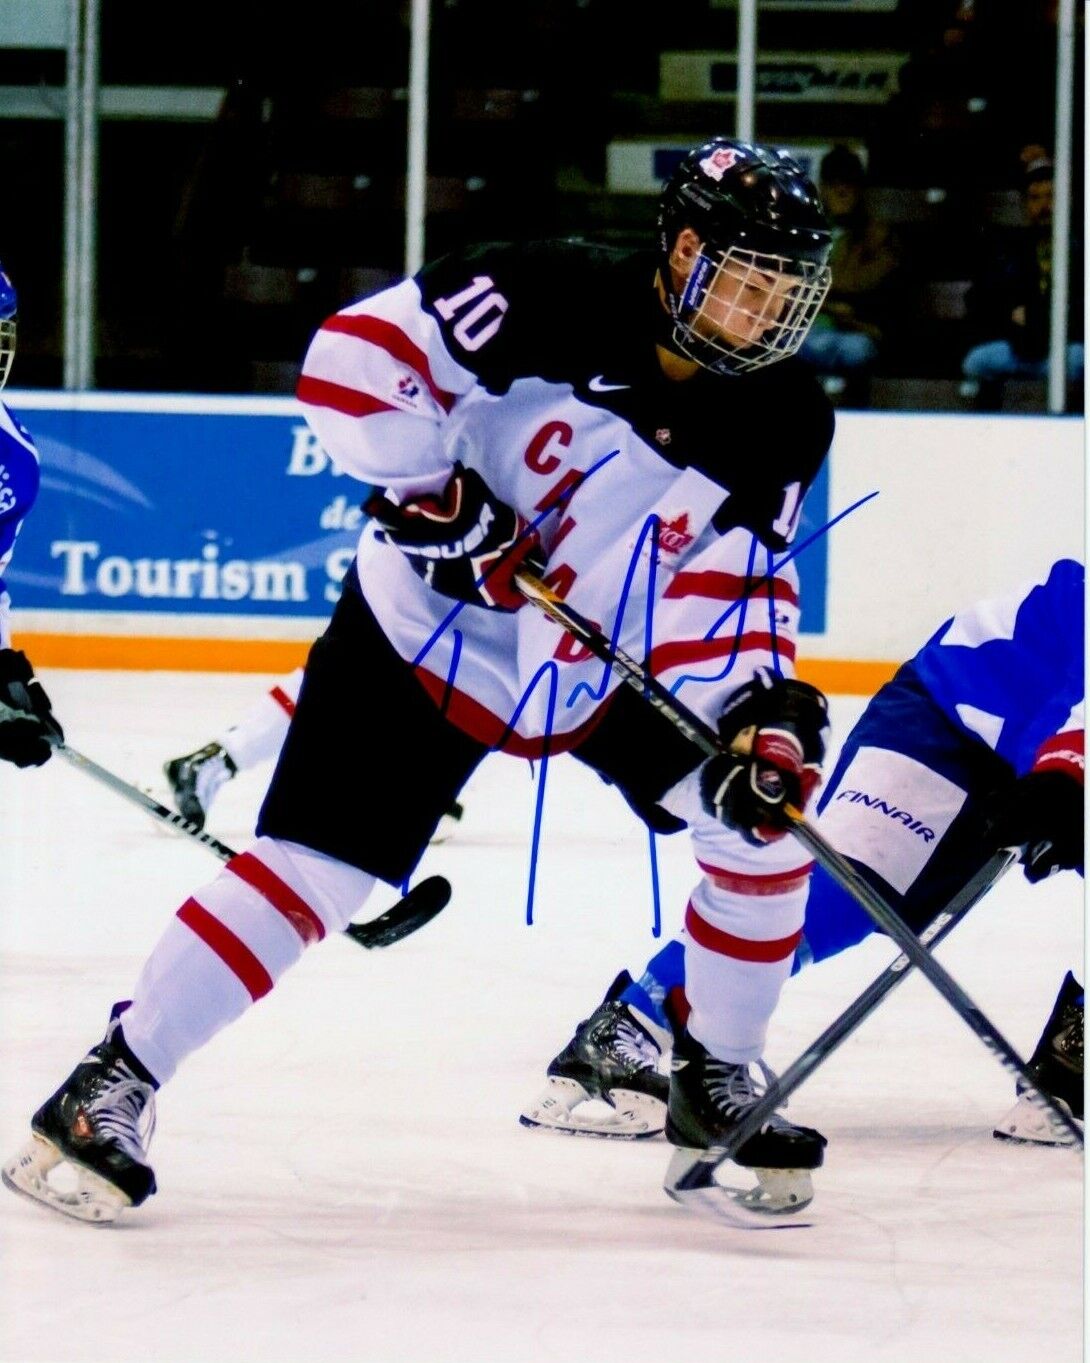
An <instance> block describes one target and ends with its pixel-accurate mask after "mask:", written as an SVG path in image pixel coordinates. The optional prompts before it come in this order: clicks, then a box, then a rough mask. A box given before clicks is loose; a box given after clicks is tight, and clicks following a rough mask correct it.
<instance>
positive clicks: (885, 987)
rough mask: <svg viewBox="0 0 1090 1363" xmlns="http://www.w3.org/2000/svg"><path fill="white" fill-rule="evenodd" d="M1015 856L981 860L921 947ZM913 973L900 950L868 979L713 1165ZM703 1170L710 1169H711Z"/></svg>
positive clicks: (950, 924)
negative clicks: (881, 969)
mask: <svg viewBox="0 0 1090 1363" xmlns="http://www.w3.org/2000/svg"><path fill="white" fill-rule="evenodd" d="M1017 855H1018V853H1017V851H1015V850H1014V849H1013V848H1009V847H1007V848H1003V849H1001V850H1000V851H998V852H996V853H995V855H994V856H992V857H991V858H990V859H989V860H988V861H987V862H985V864H984V865H983V866H982V867H981V868H980V870H979V871H977V873H976V875H975V876H973V877H972V878H971V879H970V880H968V881H967V882H966V884H965V885H964V886H963V887H962V888H961V889H960V890H959V891H958V892H957V894H956V895H955V896H954V897H953V899H951V900H950V902H949V903H948V904H947V906H946V908H945V909H943V910H942V911H941V912H940V913H938V914H936V916H935V917H934V918H933V919H932V920H931V922H930V923H929V924H928V925H927V927H926V928H925V929H924V930H923V932H922V933H920V938H919V940H920V945H921V946H925V947H927V948H928V950H929V951H934V949H935V948H936V947H937V946H938V945H939V943H940V942H941V941H943V940H944V939H945V938H946V937H947V936H948V934H949V933H951V932H952V931H953V930H954V928H956V927H957V925H958V924H959V923H960V922H961V920H962V919H963V918H964V917H965V915H966V914H967V913H968V912H969V910H970V909H972V908H974V907H975V905H977V904H978V903H979V902H980V900H981V899H983V897H984V896H985V895H986V894H987V892H988V891H989V890H990V889H991V888H992V886H993V885H994V884H995V883H996V882H997V881H998V880H1000V879H1001V878H1002V877H1003V876H1004V875H1005V874H1006V872H1007V871H1008V870H1009V868H1010V866H1011V865H1012V864H1013V862H1014V861H1015V859H1016V857H1017ZM911 973H912V963H911V961H909V959H908V957H907V956H906V955H905V954H904V952H901V954H900V955H899V956H898V957H897V958H896V960H894V961H892V962H891V963H890V964H889V965H888V966H887V967H886V968H885V970H883V971H882V973H881V974H880V975H878V976H877V977H876V978H875V979H874V980H872V981H871V983H870V984H869V985H868V986H867V988H866V989H864V990H863V992H862V994H860V995H859V997H858V998H857V999H854V1000H853V1001H852V1002H851V1003H850V1004H849V1005H848V1006H847V1008H845V1010H844V1011H843V1013H841V1014H840V1016H839V1017H838V1018H837V1019H836V1021H835V1022H831V1023H830V1024H829V1026H828V1027H826V1029H825V1031H823V1032H822V1033H821V1035H820V1036H819V1037H818V1038H817V1039H816V1040H815V1041H812V1042H811V1043H810V1045H809V1046H807V1048H806V1050H805V1051H803V1053H802V1054H801V1055H800V1056H799V1058H798V1059H797V1060H796V1061H795V1062H794V1063H793V1064H791V1065H789V1066H788V1067H787V1069H786V1070H784V1072H783V1074H781V1075H780V1076H779V1077H778V1078H777V1079H776V1081H775V1082H774V1083H772V1084H770V1085H769V1086H768V1089H767V1090H766V1092H765V1093H764V1094H763V1095H762V1096H761V1097H760V1098H759V1099H758V1100H757V1102H756V1103H754V1104H753V1106H752V1107H751V1108H750V1109H749V1110H748V1111H747V1112H746V1115H745V1116H744V1117H743V1118H742V1119H741V1121H740V1122H739V1123H738V1125H737V1127H736V1128H735V1129H734V1130H733V1131H732V1132H731V1134H730V1136H729V1137H728V1138H727V1140H725V1141H724V1142H723V1144H722V1145H720V1146H717V1147H716V1155H717V1156H718V1157H719V1158H718V1159H717V1161H716V1164H719V1163H723V1162H725V1161H726V1160H729V1159H733V1158H734V1155H735V1152H736V1151H738V1150H740V1149H741V1147H742V1146H743V1145H745V1143H746V1141H748V1140H749V1138H750V1137H751V1136H755V1135H756V1134H757V1132H758V1131H760V1129H761V1127H762V1126H764V1124H765V1122H766V1121H768V1119H769V1118H770V1117H771V1116H773V1114H774V1113H775V1112H776V1109H777V1108H780V1107H782V1106H783V1105H784V1103H786V1101H787V1099H788V1098H789V1097H790V1096H791V1094H792V1093H794V1092H795V1090H796V1089H797V1088H799V1087H801V1085H802V1084H804V1083H805V1082H806V1080H807V1079H808V1078H809V1077H810V1075H811V1074H813V1072H814V1071H815V1070H816V1069H818V1068H819V1066H821V1065H823V1064H824V1063H825V1061H826V1060H828V1059H829V1057H830V1056H831V1055H832V1053H833V1052H834V1051H835V1050H836V1049H837V1047H839V1046H840V1045H841V1044H842V1043H843V1042H845V1041H847V1039H848V1037H850V1036H851V1035H852V1033H853V1032H855V1031H856V1030H857V1029H858V1028H859V1027H860V1026H862V1024H863V1023H864V1022H865V1021H866V1020H867V1018H869V1017H870V1015H871V1014H872V1013H873V1012H874V1011H875V1009H876V1008H877V1007H878V1005H879V1004H880V1003H881V1002H882V1000H883V999H885V998H886V996H887V995H888V994H890V993H892V991H893V990H894V989H896V988H897V986H898V985H899V984H900V983H901V981H902V980H903V979H905V978H906V977H907V976H908V975H910V974H911ZM715 1167H716V1165H713V1166H712V1169H714V1168H715ZM707 1172H709V1173H710V1172H711V1170H708V1171H707Z"/></svg>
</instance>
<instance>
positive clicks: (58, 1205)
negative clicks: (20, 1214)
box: [0, 1133, 132, 1226]
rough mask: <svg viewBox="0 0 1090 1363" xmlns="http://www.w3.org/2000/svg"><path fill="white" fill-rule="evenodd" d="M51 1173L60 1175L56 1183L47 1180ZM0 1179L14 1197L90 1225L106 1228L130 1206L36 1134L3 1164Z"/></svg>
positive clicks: (103, 1181)
mask: <svg viewBox="0 0 1090 1363" xmlns="http://www.w3.org/2000/svg"><path fill="white" fill-rule="evenodd" d="M54 1172H56V1173H57V1174H58V1175H59V1181H58V1182H56V1183H54V1182H53V1181H51V1178H50V1175H51V1174H53V1173H54ZM0 1179H2V1180H3V1182H4V1185H5V1187H7V1188H10V1189H11V1191H12V1192H13V1193H20V1194H21V1195H22V1196H23V1197H28V1198H30V1199H31V1200H32V1201H33V1202H40V1203H42V1205H43V1206H46V1207H49V1208H51V1209H52V1210H53V1211H56V1212H60V1213H61V1214H62V1215H64V1216H71V1217H74V1218H75V1220H77V1221H85V1222H87V1223H88V1224H90V1225H96V1226H105V1225H109V1224H110V1222H111V1221H116V1220H117V1218H118V1217H119V1216H120V1215H121V1213H122V1212H123V1211H124V1210H125V1208H126V1207H130V1206H132V1203H131V1202H130V1200H129V1198H128V1197H126V1196H125V1194H124V1193H123V1192H121V1191H120V1189H118V1188H115V1187H114V1185H113V1184H112V1183H109V1182H107V1180H106V1179H104V1178H102V1177H101V1175H99V1174H96V1173H95V1172H94V1171H93V1170H91V1169H88V1168H87V1167H86V1166H85V1165H82V1164H77V1163H76V1162H75V1160H71V1159H69V1158H68V1156H67V1155H65V1154H64V1153H63V1152H62V1151H61V1150H59V1149H58V1148H57V1147H56V1146H55V1145H54V1144H53V1142H52V1141H48V1140H46V1139H45V1137H44V1136H39V1135H38V1134H37V1133H35V1134H34V1136H33V1137H32V1138H31V1140H30V1142H29V1144H28V1145H26V1146H24V1148H23V1149H22V1150H21V1151H20V1152H19V1154H18V1155H16V1156H15V1157H14V1158H13V1159H9V1160H7V1161H6V1162H5V1164H4V1167H3V1169H2V1170H0Z"/></svg>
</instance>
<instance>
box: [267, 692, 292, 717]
mask: <svg viewBox="0 0 1090 1363" xmlns="http://www.w3.org/2000/svg"><path fill="white" fill-rule="evenodd" d="M269 695H270V696H272V698H273V700H275V701H276V703H277V705H279V706H280V708H281V710H283V711H284V712H285V714H289V715H294V714H295V702H294V701H293V700H292V698H291V697H290V696H289V695H288V693H287V692H286V691H284V690H282V689H281V688H280V687H279V686H274V687H273V688H272V690H271V691H270V692H269Z"/></svg>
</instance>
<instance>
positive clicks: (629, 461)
mask: <svg viewBox="0 0 1090 1363" xmlns="http://www.w3.org/2000/svg"><path fill="white" fill-rule="evenodd" d="M654 269H655V261H654V257H653V256H650V255H646V254H641V255H636V256H632V255H619V254H618V253H614V252H606V251H603V250H602V249H600V248H591V247H586V246H577V245H573V244H540V245H538V246H529V247H521V248H517V247H499V246H497V247H484V248H478V249H477V250H476V251H474V252H470V253H467V254H466V255H463V256H459V257H448V258H446V259H445V260H443V261H441V262H438V263H437V264H436V265H435V266H432V267H429V268H428V269H427V270H425V271H424V272H423V273H422V274H421V275H420V276H419V277H417V278H416V279H412V280H406V281H404V282H402V283H400V284H398V285H397V286H395V287H393V288H391V289H388V290H386V291H385V292H383V293H380V294H378V295H376V296H374V297H371V298H366V299H364V300H362V301H360V302H358V303H355V304H353V305H351V306H350V307H348V308H346V309H344V310H343V311H342V312H340V313H338V314H336V315H335V316H334V317H332V318H330V319H329V320H328V321H327V322H326V323H325V324H324V325H323V327H322V328H321V330H320V331H319V332H318V333H317V335H316V336H315V338H314V340H313V342H312V344H311V346H310V349H309V352H308V354H307V356H306V360H305V363H304V366H303V372H302V377H301V380H300V383H299V389H298V394H299V397H300V399H301V401H302V402H303V403H304V404H305V406H306V413H307V419H308V421H309V422H310V424H311V426H312V427H313V429H314V431H315V433H316V434H317V436H318V438H319V439H320V441H321V443H322V445H323V446H324V448H325V449H326V450H327V452H328V453H329V455H330V456H331V458H332V459H333V460H334V462H335V463H336V464H337V465H338V466H339V467H340V468H341V469H343V470H344V471H345V472H347V473H349V474H352V475H354V476H356V477H357V478H359V479H361V480H362V481H364V482H366V483H371V484H378V485H381V486H384V487H386V488H387V489H388V490H390V491H391V492H392V493H393V494H395V495H397V496H401V497H404V496H405V495H408V494H411V493H416V492H421V491H425V490H427V491H432V490H437V489H439V488H440V487H442V486H443V485H444V484H445V482H446V481H447V479H448V478H449V476H450V472H451V469H452V466H453V465H454V463H455V462H461V463H462V464H463V465H466V466H468V467H470V468H473V469H475V470H476V471H477V472H478V473H479V474H480V475H481V476H482V478H483V479H484V480H485V482H486V483H487V484H488V485H489V487H490V488H491V489H492V490H493V492H494V493H495V494H496V495H497V496H499V497H500V498H502V499H503V500H504V501H506V502H507V503H509V504H510V505H511V506H513V507H515V508H517V509H518V510H519V511H520V512H521V513H522V515H523V516H525V517H526V518H527V520H529V521H534V522H537V523H538V528H539V532H540V535H541V539H542V543H543V545H544V547H545V549H546V551H547V553H548V564H547V569H546V572H545V580H546V581H547V582H548V583H549V585H550V586H552V587H553V589H554V590H555V591H556V592H557V593H558V594H559V595H561V596H562V597H564V598H566V599H567V600H569V601H570V603H571V605H572V606H573V607H574V608H575V609H576V610H578V611H579V612H580V613H581V614H583V615H585V616H587V617H589V618H590V619H592V620H594V621H596V622H597V623H598V624H599V625H600V626H601V628H602V629H603V630H604V631H605V633H606V634H607V635H608V636H610V637H611V638H612V639H613V640H614V641H615V642H616V643H617V644H619V645H620V646H621V647H622V648H623V649H625V650H626V651H627V652H629V653H631V654H632V655H634V656H636V657H638V658H641V659H644V660H646V662H647V664H648V665H649V667H650V669H651V671H652V672H653V673H654V674H655V675H656V676H657V677H658V678H659V679H660V680H662V681H663V682H664V683H666V684H667V685H668V686H670V687H672V688H674V689H675V691H677V692H678V693H679V695H680V698H681V699H682V700H683V701H684V702H685V703H686V704H687V705H688V706H690V707H691V708H692V709H694V710H696V711H697V713H699V714H701V715H702V716H703V717H704V718H705V719H706V720H708V721H709V722H710V723H714V721H715V719H716V717H717V716H718V714H719V712H720V710H721V708H722V705H723V701H724V699H725V697H726V696H727V695H728V694H729V693H730V692H731V691H733V690H734V689H735V688H736V687H737V686H738V685H740V684H741V683H743V682H744V681H746V680H748V679H749V678H750V677H751V676H752V674H753V671H754V670H755V669H756V668H757V667H760V666H766V667H772V668H774V669H775V670H777V671H781V672H783V673H785V674H787V675H790V674H791V672H792V668H793V662H794V657H795V647H796V644H795V636H796V631H797V625H798V615H799V606H798V580H797V575H796V572H795V569H794V567H793V565H792V564H790V563H789V562H788V563H785V564H784V565H783V566H781V567H776V566H775V563H776V558H777V557H778V558H779V559H781V560H782V559H783V558H784V554H783V552H782V551H783V550H784V549H785V548H786V546H787V544H788V543H789V541H790V539H791V538H792V536H793V534H794V530H795V527H796V525H797V522H798V516H799V511H800V507H801V502H802V498H803V496H804V495H805V492H806V489H807V488H808V486H809V485H810V483H811V482H812V480H813V478H814V476H815V475H816V473H817V470H818V468H819V467H820V464H821V461H822V460H823V458H824V456H825V454H826V452H827V449H828V446H829V443H830V440H831V435H832V414H831V410H830V408H829V405H828V403H827V401H826V399H825V397H824V394H823V393H822V392H821V389H820V387H819V386H818V385H817V384H816V383H815V382H814V380H813V379H812V378H811V377H810V376H808V375H807V374H806V373H805V372H804V371H802V370H800V369H796V368H794V366H793V365H792V364H791V362H786V363H784V364H781V365H776V366H773V367H771V368H769V369H765V370H760V371H757V372H756V373H754V374H753V375H750V376H747V377H742V378H721V377H716V376H714V375H711V374H708V373H705V372H701V373H700V374H699V375H697V376H696V377H694V378H693V379H691V380H688V381H685V382H671V381H669V380H668V379H666V378H665V376H664V375H663V373H662V371H661V369H660V367H659V365H658V362H657V360H656V357H655V343H656V340H657V339H659V337H660V335H661V324H662V323H661V316H662V315H661V309H660V308H659V304H658V298H657V295H656V294H655V292H654V290H653V287H652V281H653V278H654ZM576 314H577V315H576ZM773 435H774V437H775V438H774V439H773V438H772V437H773ZM357 565H358V571H359V578H360V583H361V585H362V589H363V593H364V596H365V598H366V600H367V602H368V604H369V606H370V608H371V610H372V611H373V612H374V614H375V616H376V617H377V619H378V621H379V623H380V625H381V626H382V628H383V630H384V632H385V633H386V635H387V636H388V637H389V639H390V640H391V642H392V643H393V645H394V646H395V648H396V649H397V650H398V652H399V653H400V655H401V656H402V657H403V658H405V659H406V660H407V661H409V662H411V663H412V664H414V665H415V667H416V669H417V675H418V676H419V678H420V680H421V682H422V683H423V685H424V686H425V687H426V688H427V689H428V690H429V692H430V693H431V694H432V695H433V697H434V698H435V699H436V701H437V703H438V702H440V701H442V702H443V703H444V704H446V705H447V706H448V707H449V708H448V714H449V717H450V718H451V720H452V721H453V722H454V723H456V724H457V725H458V726H459V727H460V728H462V729H463V730H465V731H466V732H468V733H470V734H471V735H472V736H473V737H475V738H477V739H478V740H480V741H482V742H484V743H487V744H489V745H490V746H496V747H503V748H504V749H505V750H506V751H508V752H511V753H514V754H516V755H522V756H536V755H538V754H540V753H541V752H542V750H543V746H544V744H545V742H546V741H548V740H549V736H550V735H552V736H553V737H552V740H551V741H550V742H549V749H550V751H554V752H555V751H559V750H563V749H564V748H570V747H572V746H574V745H575V744H577V743H578V742H579V741H580V739H581V738H582V737H583V736H584V735H586V734H587V733H589V732H590V730H591V729H592V728H593V726H594V725H595V723H596V721H597V719H598V718H599V717H600V715H601V713H602V707H603V705H604V704H605V703H607V702H608V701H609V699H610V697H611V696H612V695H613V694H614V693H615V691H616V688H617V686H618V685H619V682H618V680H617V678H616V677H615V676H613V675H611V674H610V673H609V671H608V669H606V668H605V667H604V666H603V664H602V663H600V662H598V661H597V660H596V659H594V658H592V657H590V656H588V655H587V654H586V652H585V651H584V650H582V649H581V648H580V647H579V646H578V645H576V644H575V643H574V642H573V641H572V640H571V638H570V637H568V636H567V635H566V634H565V632H564V631H563V630H561V629H560V627H559V626H557V625H555V624H554V623H552V622H551V621H550V620H548V619H547V618H545V617H544V616H543V615H541V614H540V613H538V612H537V611H536V610H535V609H534V608H532V607H529V606H527V607H524V608H523V609H521V610H520V611H518V612H517V613H514V614H506V613H502V612H498V611H489V610H485V609H481V608H479V607H476V606H463V605H461V604H460V603H457V602H454V601H451V600H450V599H449V598H447V597H444V596H441V595H439V594H438V593H437V592H435V591H433V590H432V589H431V588H430V587H429V586H427V585H426V584H425V583H424V582H423V581H422V580H421V579H420V578H419V577H417V576H416V574H415V573H414V572H413V570H412V569H411V567H410V566H409V564H408V562H407V561H406V560H405V559H404V557H403V556H402V555H401V553H400V552H399V551H398V550H397V549H396V548H394V547H392V546H390V545H388V544H386V543H384V542H382V541H381V540H380V539H379V538H378V537H377V535H376V532H375V530H374V528H373V527H372V526H367V527H365V529H364V532H363V534H362V536H361V540H360V545H359V551H358V557H357ZM770 573H771V576H769V577H768V580H767V581H765V582H763V583H762V582H761V579H764V578H765V577H766V575H768V574H770ZM648 713H649V715H650V713H651V712H650V711H649V712H648Z"/></svg>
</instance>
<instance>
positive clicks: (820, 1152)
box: [664, 1031, 826, 1229]
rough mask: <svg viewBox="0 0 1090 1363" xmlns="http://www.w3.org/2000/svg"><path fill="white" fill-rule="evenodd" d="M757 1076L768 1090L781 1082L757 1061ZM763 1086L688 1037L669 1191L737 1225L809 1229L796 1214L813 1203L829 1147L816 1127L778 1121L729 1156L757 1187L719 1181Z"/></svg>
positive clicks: (674, 1107)
mask: <svg viewBox="0 0 1090 1363" xmlns="http://www.w3.org/2000/svg"><path fill="white" fill-rule="evenodd" d="M758 1069H759V1070H760V1071H761V1074H762V1075H763V1078H764V1085H767V1084H770V1083H772V1082H774V1076H773V1075H772V1072H771V1071H770V1070H769V1069H768V1067H767V1066H765V1065H764V1064H763V1063H761V1062H758ZM764 1085H762V1084H761V1083H759V1081H758V1080H757V1079H755V1077H754V1075H753V1073H752V1069H751V1067H750V1066H749V1065H735V1064H731V1063H730V1062H728V1061H725V1060H717V1059H716V1058H715V1056H713V1055H710V1054H709V1053H708V1051H706V1050H705V1049H704V1047H703V1046H702V1045H701V1044H700V1042H699V1041H697V1040H696V1039H695V1038H694V1037H692V1036H691V1035H690V1034H689V1033H688V1032H687V1031H686V1032H683V1033H682V1035H681V1036H680V1037H679V1038H678V1040H677V1042H676V1044H675V1046H674V1055H673V1061H672V1063H671V1074H670V1097H669V1104H668V1108H667V1114H666V1138H667V1140H669V1141H670V1143H671V1144H672V1145H676V1146H677V1147H678V1149H677V1150H676V1151H675V1153H674V1156H673V1159H672V1160H671V1161H670V1166H669V1168H668V1170H667V1173H666V1180H665V1185H664V1186H665V1189H666V1192H667V1193H668V1194H669V1195H670V1197H672V1198H673V1199H674V1200H675V1201H676V1202H680V1203H682V1204H683V1205H684V1206H688V1207H691V1208H692V1209H693V1210H697V1211H704V1212H708V1213H710V1214H711V1215H712V1216H715V1217H716V1218H717V1219H719V1220H723V1221H727V1222H729V1223H730V1224H732V1225H740V1226H746V1227H755V1226H757V1227H763V1228H766V1229H767V1228H771V1227H773V1226H777V1225H780V1226H787V1225H805V1224H807V1223H806V1222H800V1221H797V1220H795V1219H793V1214H794V1213H797V1212H800V1211H802V1210H803V1209H804V1208H805V1207H807V1206H808V1205H809V1204H810V1202H811V1201H812V1200H813V1196H814V1189H813V1183H812V1181H811V1178H810V1171H811V1170H812V1169H817V1168H820V1166H821V1164H822V1162H823V1160H824V1158H825V1145H826V1141H825V1137H824V1136H822V1135H821V1134H820V1133H819V1132H817V1131H814V1130H812V1129H811V1128H810V1127H807V1126H795V1125H794V1124H793V1123H791V1122H789V1121H787V1120H786V1118H784V1117H781V1116H779V1115H776V1116H773V1117H771V1118H770V1119H769V1120H768V1121H767V1122H766V1123H765V1124H764V1126H763V1127H762V1128H761V1129H760V1130H759V1131H758V1132H756V1134H755V1135H752V1136H750V1137H749V1138H748V1139H747V1140H745V1141H744V1142H743V1143H742V1144H741V1145H740V1146H739V1147H738V1149H737V1150H734V1151H732V1152H731V1154H730V1156H729V1159H730V1160H732V1161H733V1162H734V1164H736V1165H738V1166H740V1167H741V1168H744V1169H747V1170H750V1171H752V1173H753V1174H754V1175H755V1176H756V1179H757V1183H756V1186H754V1187H752V1188H749V1189H743V1188H732V1187H728V1186H726V1185H724V1184H721V1183H718V1182H716V1180H715V1178H714V1174H715V1171H716V1169H718V1168H719V1166H720V1165H721V1164H724V1163H726V1162H727V1159H726V1158H725V1157H724V1154H723V1148H724V1146H725V1145H726V1144H727V1142H728V1141H729V1140H730V1139H731V1136H732V1134H733V1132H734V1131H736V1130H737V1128H738V1125H739V1123H740V1122H741V1121H742V1120H743V1119H744V1117H745V1115H746V1113H747V1112H748V1111H749V1109H750V1108H751V1107H752V1106H753V1105H754V1103H756V1102H757V1101H758V1099H759V1098H761V1096H762V1095H763V1093H764V1092H765V1087H764ZM781 1218H782V1219H781ZM788 1218H791V1219H788Z"/></svg>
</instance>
